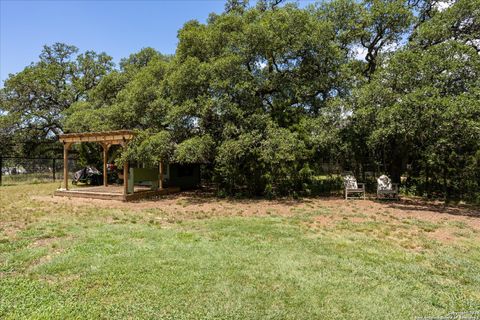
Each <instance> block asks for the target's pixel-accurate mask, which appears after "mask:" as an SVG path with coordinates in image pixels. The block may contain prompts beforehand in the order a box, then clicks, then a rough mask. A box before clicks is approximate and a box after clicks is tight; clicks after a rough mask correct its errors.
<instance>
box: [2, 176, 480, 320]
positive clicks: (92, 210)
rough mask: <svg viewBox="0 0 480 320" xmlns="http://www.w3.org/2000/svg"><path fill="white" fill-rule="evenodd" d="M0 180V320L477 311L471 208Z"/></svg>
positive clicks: (478, 229)
mask: <svg viewBox="0 0 480 320" xmlns="http://www.w3.org/2000/svg"><path fill="white" fill-rule="evenodd" d="M56 187H57V186H56V185H54V184H46V185H30V186H28V185H24V186H11V187H1V188H0V288H1V291H2V294H0V318H1V319H18V318H49V319H50V318H57V319H69V318H82V319H90V318H91V319H94V318H95V319H98V318H108V319H124V318H145V319H150V318H166V319H244V318H255V319H265V318H274V319H277V318H281V319H285V318H287V319H412V318H415V317H420V316H442V315H447V314H449V313H451V312H459V311H475V310H480V290H479V289H478V288H480V276H479V273H478V270H479V269H480V217H479V211H478V209H476V208H473V207H467V206H463V207H460V206H444V205H443V204H441V203H434V202H424V201H421V200H418V199H404V200H402V201H399V202H392V201H387V202H381V201H371V200H366V201H361V200H359V201H348V202H347V201H345V200H342V199H336V198H331V199H330V198H322V199H301V200H288V199H284V200H273V201H268V200H234V199H218V198H215V197H212V196H211V195H209V194H206V193H182V194H177V195H170V196H167V197H164V198H161V199H156V200H153V201H141V202H136V203H123V202H117V201H106V200H93V199H79V198H71V199H69V198H61V197H58V198H57V197H53V196H52V195H51V194H52V193H53V190H55V188H56Z"/></svg>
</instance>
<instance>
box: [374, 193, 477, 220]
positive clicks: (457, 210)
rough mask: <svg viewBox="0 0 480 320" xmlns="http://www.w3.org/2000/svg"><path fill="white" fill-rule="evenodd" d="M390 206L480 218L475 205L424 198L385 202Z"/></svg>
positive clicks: (392, 207) (404, 209) (398, 208)
mask: <svg viewBox="0 0 480 320" xmlns="http://www.w3.org/2000/svg"><path fill="white" fill-rule="evenodd" d="M376 202H377V203H385V204H386V205H387V206H388V207H389V208H391V209H395V210H402V211H430V212H436V213H439V214H449V215H455V216H466V217H474V218H480V208H479V207H478V206H474V205H448V204H445V203H443V202H440V201H428V200H422V199H410V198H406V199H402V200H399V201H392V202H384V201H378V200H377V201H376Z"/></svg>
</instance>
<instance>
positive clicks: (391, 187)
mask: <svg viewBox="0 0 480 320" xmlns="http://www.w3.org/2000/svg"><path fill="white" fill-rule="evenodd" d="M380 198H393V199H398V183H392V180H390V178H389V177H388V176H386V175H381V176H380V177H378V179H377V199H380Z"/></svg>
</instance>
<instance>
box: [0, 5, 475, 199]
mask: <svg viewBox="0 0 480 320" xmlns="http://www.w3.org/2000/svg"><path fill="white" fill-rule="evenodd" d="M178 39H179V42H178V47H177V50H176V53H175V54H174V55H163V54H161V53H159V52H157V51H156V50H154V49H152V48H145V49H142V50H141V51H140V52H138V53H134V54H132V55H130V56H129V57H128V58H125V59H123V60H121V62H120V64H119V66H118V67H116V66H115V65H114V64H113V62H112V58H111V57H110V56H108V55H107V54H105V53H101V54H98V53H95V52H93V51H87V52H84V53H80V54H79V53H78V49H77V48H75V47H73V46H70V45H66V44H61V43H57V44H54V45H52V46H45V47H44V49H43V51H42V53H41V55H40V60H39V61H38V62H36V63H32V64H31V65H29V66H27V67H26V68H25V69H24V70H23V71H21V72H19V73H17V74H13V75H10V76H9V78H8V79H7V80H6V81H5V83H4V88H3V89H1V100H0V103H1V104H0V139H1V141H8V142H10V143H5V144H3V143H2V145H1V146H0V148H1V149H0V152H2V153H7V152H8V153H17V154H22V153H23V154H34V153H45V152H48V150H46V149H45V144H42V143H41V142H45V141H55V139H56V136H57V135H58V134H59V133H62V132H77V131H100V130H116V129H134V130H137V131H138V136H137V138H136V139H135V140H134V141H133V143H131V144H130V146H129V148H128V149H127V150H125V151H124V152H123V153H122V154H121V157H120V159H119V162H122V161H126V160H131V161H141V162H144V163H151V164H158V162H159V161H175V162H179V163H202V164H204V165H205V168H206V171H207V172H208V173H209V174H208V179H210V180H211V181H212V182H215V185H216V186H217V188H218V191H219V192H221V193H224V194H229V195H233V194H238V193H241V194H243V195H247V196H253V195H264V196H280V195H292V194H309V193H311V192H312V186H313V185H314V184H315V181H316V179H317V178H318V175H319V174H320V166H319V165H320V164H321V163H322V162H325V161H329V162H332V163H336V164H339V165H340V166H342V167H343V168H345V169H346V170H350V171H353V172H355V173H356V174H361V173H363V172H365V171H368V170H373V169H372V168H376V169H375V170H377V171H381V172H384V173H387V174H389V175H390V176H391V177H392V178H393V180H394V181H397V182H398V181H400V180H401V177H407V178H406V179H402V185H403V187H404V189H405V190H406V191H408V192H411V193H413V194H417V195H421V196H436V197H443V198H446V199H467V200H471V201H476V202H480V102H479V101H480V0H457V1H443V0H363V1H355V0H332V1H328V2H319V3H317V4H315V5H310V6H307V7H305V8H300V7H299V6H298V5H297V4H295V3H288V2H284V1H281V0H263V1H257V2H256V4H255V5H249V3H248V1H245V0H243V1H241V0H229V1H227V3H226V5H225V11H224V12H223V13H222V14H214V13H212V14H211V15H210V16H209V18H208V21H207V22H206V23H205V24H203V23H200V22H198V21H196V20H192V21H189V22H187V23H185V25H184V26H183V28H182V29H181V30H180V31H179V32H178ZM16 141H18V142H20V141H21V142H22V143H21V144H16V143H15V142H16ZM47 145H48V144H47ZM47 149H48V148H47Z"/></svg>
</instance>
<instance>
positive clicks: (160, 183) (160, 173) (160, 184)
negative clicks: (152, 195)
mask: <svg viewBox="0 0 480 320" xmlns="http://www.w3.org/2000/svg"><path fill="white" fill-rule="evenodd" d="M158 189H160V190H162V189H163V163H162V161H160V163H159V164H158Z"/></svg>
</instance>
